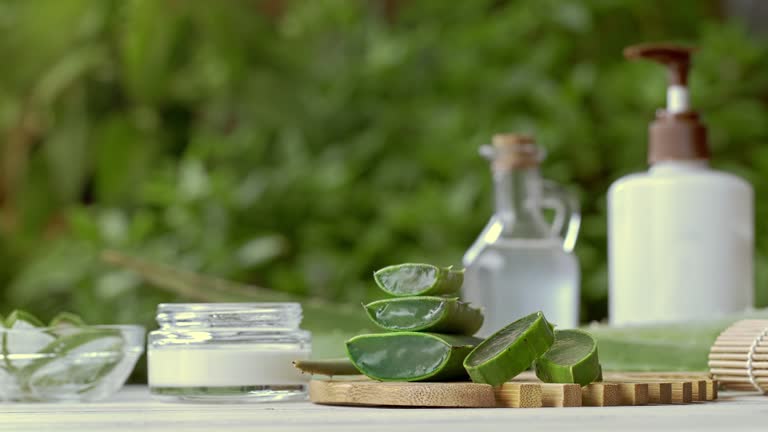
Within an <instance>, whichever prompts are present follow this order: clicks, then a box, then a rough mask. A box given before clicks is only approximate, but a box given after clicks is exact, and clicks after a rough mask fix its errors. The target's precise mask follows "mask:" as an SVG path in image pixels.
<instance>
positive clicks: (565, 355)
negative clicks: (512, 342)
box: [535, 330, 601, 386]
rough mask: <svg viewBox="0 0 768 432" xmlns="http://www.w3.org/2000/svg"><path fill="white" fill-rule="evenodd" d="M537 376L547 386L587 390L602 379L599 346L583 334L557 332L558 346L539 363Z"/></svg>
mask: <svg viewBox="0 0 768 432" xmlns="http://www.w3.org/2000/svg"><path fill="white" fill-rule="evenodd" d="M535 367H536V376H537V377H539V379H540V380H542V381H544V382H547V383H575V384H581V385H583V386H585V385H587V384H589V383H592V382H594V381H597V380H598V379H599V378H600V375H601V368H600V362H599V360H598V358H597V342H596V341H595V339H594V338H593V337H592V335H590V334H589V333H587V332H585V331H582V330H556V331H555V343H554V344H552V348H550V349H549V351H547V352H546V353H545V354H544V355H543V356H541V357H540V358H539V359H538V360H536V364H535Z"/></svg>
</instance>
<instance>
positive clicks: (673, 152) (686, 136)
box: [624, 44, 709, 164]
mask: <svg viewBox="0 0 768 432" xmlns="http://www.w3.org/2000/svg"><path fill="white" fill-rule="evenodd" d="M694 51H695V49H694V48H691V47H684V46H680V45H673V44H642V45H633V46H630V47H627V48H626V49H624V56H625V57H626V58H628V59H632V60H634V59H647V60H652V61H655V62H657V63H660V64H662V65H664V66H666V67H667V71H668V74H667V77H668V78H667V79H668V81H669V84H668V87H667V107H666V109H660V110H658V111H657V112H656V119H655V120H654V121H653V122H651V124H650V126H649V141H648V162H649V163H651V164H653V163H656V162H660V161H665V160H702V159H709V146H708V144H707V129H706V127H705V126H704V124H703V123H702V122H701V121H700V120H699V115H698V114H697V113H696V112H694V111H692V110H691V108H690V103H689V98H688V94H689V92H688V71H689V70H690V67H691V54H692V53H693V52H694Z"/></svg>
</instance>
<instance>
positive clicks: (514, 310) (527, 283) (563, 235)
mask: <svg viewBox="0 0 768 432" xmlns="http://www.w3.org/2000/svg"><path fill="white" fill-rule="evenodd" d="M480 154H481V155H483V156H484V157H486V158H487V159H489V160H490V161H491V169H492V172H493V179H494V193H495V207H496V208H495V212H494V214H493V216H492V217H491V220H490V221H489V222H488V224H487V225H486V227H485V228H484V229H483V231H482V232H481V233H480V236H479V237H478V238H477V240H476V241H475V242H474V244H472V246H471V247H470V248H469V250H467V252H466V253H465V254H464V259H463V262H464V266H465V267H466V269H467V270H466V276H465V280H466V282H465V284H464V288H463V296H464V299H465V300H467V301H469V302H472V303H474V304H476V305H480V306H482V307H483V308H484V311H485V323H484V324H483V327H482V328H481V329H480V332H479V334H480V335H481V336H488V335H490V334H492V333H493V332H495V331H497V330H499V329H501V328H502V327H504V326H505V325H507V324H509V323H511V322H512V321H514V320H516V319H517V318H520V317H522V316H524V315H527V314H530V313H532V312H535V311H538V310H541V311H543V312H544V315H545V316H546V317H547V319H548V320H550V321H551V322H552V323H554V324H557V326H558V327H559V328H572V327H576V326H577V325H578V323H579V317H578V313H579V279H580V271H579V263H578V261H577V259H576V257H575V256H574V255H573V254H572V251H573V247H574V245H575V243H576V237H577V235H578V231H579V225H580V222H581V217H580V213H579V205H578V201H577V200H576V199H575V197H574V196H573V195H572V194H570V193H568V192H567V191H566V190H564V189H562V188H561V187H560V186H558V185H557V184H555V183H553V182H551V181H548V180H544V179H542V178H541V175H540V173H539V164H540V162H541V161H542V160H543V159H544V153H543V151H542V149H541V148H539V147H537V146H536V144H535V142H534V140H533V138H531V137H529V136H523V135H515V134H500V135H495V136H494V137H493V144H492V145H486V146H483V147H481V149H480ZM544 210H551V211H553V212H554V219H553V221H552V222H551V223H550V222H548V221H547V219H546V218H545V216H544Z"/></svg>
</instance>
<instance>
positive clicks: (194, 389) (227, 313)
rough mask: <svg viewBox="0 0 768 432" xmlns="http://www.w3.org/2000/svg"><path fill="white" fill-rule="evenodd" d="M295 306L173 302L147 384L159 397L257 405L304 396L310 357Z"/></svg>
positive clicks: (165, 311)
mask: <svg viewBox="0 0 768 432" xmlns="http://www.w3.org/2000/svg"><path fill="white" fill-rule="evenodd" d="M301 319H302V311H301V305H299V304H298V303H169V304H160V305H159V306H158V308H157V323H158V324H159V325H160V328H159V329H158V330H155V331H153V332H151V333H150V335H149V344H148V349H147V361H148V375H149V376H148V381H149V389H150V392H151V393H152V394H153V395H155V396H160V397H167V398H171V399H181V400H191V401H221V402H237V401H242V402H249V401H253V402H260V401H285V400H302V399H305V398H306V386H307V380H308V378H307V377H306V376H304V375H302V374H301V373H300V372H299V371H298V370H297V369H296V368H294V367H293V364H292V363H293V361H295V360H305V359H307V358H309V356H310V352H311V335H310V333H309V332H308V331H305V330H302V329H300V328H299V325H300V323H301Z"/></svg>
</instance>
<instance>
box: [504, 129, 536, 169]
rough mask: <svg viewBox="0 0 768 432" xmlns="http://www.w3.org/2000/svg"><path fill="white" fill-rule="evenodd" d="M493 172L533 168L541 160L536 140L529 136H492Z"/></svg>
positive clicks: (510, 134)
mask: <svg viewBox="0 0 768 432" xmlns="http://www.w3.org/2000/svg"><path fill="white" fill-rule="evenodd" d="M491 144H492V145H493V158H492V164H493V169H494V170H510V169H522V168H535V167H538V166H539V163H540V162H541V160H542V159H543V154H542V152H541V150H540V149H539V148H538V147H537V146H536V140H535V139H534V138H533V137H532V136H530V135H524V134H513V133H503V134H496V135H494V136H493V140H492V142H491Z"/></svg>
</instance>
